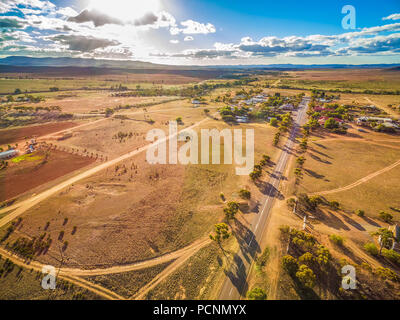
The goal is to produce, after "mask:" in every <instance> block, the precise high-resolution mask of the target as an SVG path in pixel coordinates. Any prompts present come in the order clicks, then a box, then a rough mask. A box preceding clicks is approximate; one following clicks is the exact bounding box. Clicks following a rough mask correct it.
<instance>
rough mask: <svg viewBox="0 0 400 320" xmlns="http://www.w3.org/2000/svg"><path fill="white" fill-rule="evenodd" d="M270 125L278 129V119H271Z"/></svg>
mask: <svg viewBox="0 0 400 320" xmlns="http://www.w3.org/2000/svg"><path fill="white" fill-rule="evenodd" d="M269 124H270V125H271V126H273V127H276V126H277V125H278V120H277V119H276V118H271V119H270V120H269Z"/></svg>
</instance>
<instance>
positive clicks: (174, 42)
mask: <svg viewBox="0 0 400 320" xmlns="http://www.w3.org/2000/svg"><path fill="white" fill-rule="evenodd" d="M169 42H170V43H172V44H178V43H179V40H175V39H174V40H169Z"/></svg>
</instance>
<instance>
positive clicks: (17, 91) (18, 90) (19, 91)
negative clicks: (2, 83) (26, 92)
mask: <svg viewBox="0 0 400 320" xmlns="http://www.w3.org/2000/svg"><path fill="white" fill-rule="evenodd" d="M14 93H15V94H21V93H22V91H21V89H19V88H17V89H15V91H14Z"/></svg>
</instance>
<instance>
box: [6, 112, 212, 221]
mask: <svg viewBox="0 0 400 320" xmlns="http://www.w3.org/2000/svg"><path fill="white" fill-rule="evenodd" d="M208 120H209V118H205V119H203V120H201V121H199V122H197V123H195V124H193V125H192V126H190V127H187V128H185V129H182V130H181V131H179V132H178V133H175V134H172V135H169V136H167V137H165V138H163V139H160V140H157V141H155V142H153V143H149V144H147V145H146V146H144V147H141V148H139V149H137V150H134V151H131V152H128V153H126V154H124V155H122V156H120V157H118V158H115V159H113V160H110V161H107V162H104V163H102V164H99V165H98V166H95V167H93V168H90V169H88V170H87V171H84V172H82V173H80V174H78V175H76V176H74V177H72V178H69V179H67V180H66V181H63V182H61V183H60V184H58V185H56V186H54V187H52V188H50V189H48V190H46V191H44V192H42V193H40V194H38V195H35V196H32V197H31V198H29V199H27V200H25V201H22V202H20V203H17V204H15V205H12V206H10V207H6V208H4V209H2V210H0V214H2V213H6V212H8V211H10V210H13V209H15V210H14V211H13V212H11V213H9V214H7V215H6V216H5V217H4V218H2V219H0V228H1V227H2V226H4V225H6V224H7V223H9V222H11V221H12V220H14V219H15V218H17V217H19V216H20V215H21V214H23V213H24V212H25V211H27V210H28V209H30V208H32V207H33V206H35V205H37V204H38V203H40V202H41V201H43V200H45V199H47V198H48V197H50V196H52V195H54V194H56V193H57V192H60V191H61V190H63V189H64V188H66V187H68V186H70V185H71V184H74V183H76V182H78V181H80V180H82V179H85V178H88V177H90V176H92V175H94V174H96V173H98V172H100V171H102V170H104V169H107V168H109V167H112V166H114V165H116V164H117V163H119V162H121V161H124V160H126V159H129V158H131V157H133V156H135V155H138V154H140V153H142V152H144V151H146V150H147V149H149V148H150V147H152V146H155V145H157V144H159V143H162V142H165V141H168V140H170V139H171V138H173V137H175V136H177V135H178V134H179V133H181V132H184V131H185V130H188V129H193V128H195V127H198V126H199V125H201V124H202V123H204V122H206V121H208Z"/></svg>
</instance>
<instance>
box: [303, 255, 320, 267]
mask: <svg viewBox="0 0 400 320" xmlns="http://www.w3.org/2000/svg"><path fill="white" fill-rule="evenodd" d="M315 261H316V258H315V257H314V255H313V254H312V253H311V252H306V253H305V254H303V255H302V256H300V257H299V262H300V263H301V264H305V265H307V266H309V267H311V266H312V265H313V264H314V263H315Z"/></svg>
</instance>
